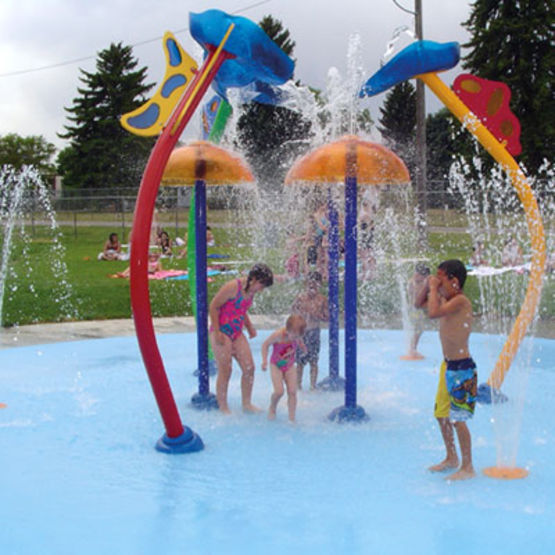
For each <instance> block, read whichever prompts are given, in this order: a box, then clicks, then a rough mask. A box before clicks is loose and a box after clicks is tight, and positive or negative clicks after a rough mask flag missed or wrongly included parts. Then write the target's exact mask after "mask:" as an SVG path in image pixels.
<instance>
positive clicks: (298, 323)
mask: <svg viewBox="0 0 555 555" xmlns="http://www.w3.org/2000/svg"><path fill="white" fill-rule="evenodd" d="M285 329H286V330H287V331H291V330H294V329H296V330H298V331H299V334H300V335H304V332H305V330H306V320H305V319H304V318H303V317H302V316H301V315H300V314H291V316H289V318H287V320H286V321H285Z"/></svg>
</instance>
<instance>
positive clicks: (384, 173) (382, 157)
mask: <svg viewBox="0 0 555 555" xmlns="http://www.w3.org/2000/svg"><path fill="white" fill-rule="evenodd" d="M307 182H317V183H340V182H344V183H345V382H344V387H345V406H343V407H339V408H338V409H335V410H334V411H333V412H332V413H331V414H330V416H329V418H330V419H331V420H339V421H362V420H366V419H367V418H368V416H367V415H366V413H365V411H364V409H363V408H362V407H359V406H357V404H356V325H357V184H360V185H401V184H408V183H409V182H410V176H409V172H408V170H407V167H406V166H405V164H404V163H403V161H402V160H401V159H400V158H399V157H398V156H397V155H396V154H395V153H393V152H392V151H391V150H389V149H387V148H385V147H384V146H382V145H379V144H376V143H371V142H369V141H365V140H363V139H360V138H359V137H356V136H353V135H347V136H345V137H342V138H341V139H339V140H337V141H335V142H333V143H329V144H326V145H323V146H321V147H319V148H317V149H316V150H314V151H312V152H310V153H308V154H306V155H305V156H303V157H302V158H301V159H300V160H298V161H297V162H296V163H295V164H294V165H293V167H292V168H291V169H290V170H289V172H288V173H287V176H286V178H285V183H286V185H292V184H303V183H307ZM337 219H338V218H337V210H336V209H335V207H334V206H333V203H332V202H331V200H330V202H329V220H330V237H329V280H328V287H329V294H328V296H329V306H330V322H329V338H330V349H329V352H330V375H329V377H328V378H327V379H326V380H325V381H324V382H323V383H322V384H321V386H322V387H324V388H328V389H339V388H340V387H343V380H341V378H339V275H338V269H337V267H338V259H339V248H338V243H339V233H338V230H337V227H338V225H337Z"/></svg>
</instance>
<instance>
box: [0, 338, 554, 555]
mask: <svg viewBox="0 0 555 555" xmlns="http://www.w3.org/2000/svg"><path fill="white" fill-rule="evenodd" d="M268 333H269V332H268V331H261V332H260V333H259V336H258V337H257V338H256V339H254V340H253V341H252V347H253V352H254V355H255V360H256V361H257V362H259V360H260V347H261V345H262V341H263V340H264V338H265V337H266V336H267V335H268ZM358 338H359V340H358V385H359V391H358V404H359V405H361V406H362V407H364V409H365V410H366V412H367V414H368V416H369V417H370V420H369V422H367V423H364V424H360V425H353V424H348V425H340V424H336V423H332V422H329V421H328V420H327V415H328V414H329V413H330V412H331V410H332V409H334V408H336V407H338V406H340V405H342V404H343V394H342V393H324V392H318V393H310V392H306V391H303V392H300V394H299V407H298V413H297V417H298V423H297V424H296V425H295V426H291V425H289V424H288V423H287V417H286V405H285V400H282V403H281V405H280V407H279V409H278V419H277V421H275V422H269V421H268V420H267V419H266V416H265V414H264V413H262V414H259V415H244V414H242V413H241V412H240V410H239V407H240V390H239V377H240V373H239V370H238V369H237V368H235V369H234V373H233V377H232V382H231V385H230V406H231V408H232V410H233V411H234V414H233V415H232V416H231V417H225V416H223V415H221V414H220V413H218V412H198V411H196V410H194V409H192V408H191V407H190V398H191V396H192V395H193V393H195V391H196V378H194V377H193V375H192V372H193V370H194V369H195V367H194V366H195V365H194V361H195V360H196V338H195V336H194V335H193V334H185V335H178V334H171V335H163V336H159V338H158V341H159V345H160V349H161V351H162V354H163V357H164V361H165V365H166V369H167V371H168V375H169V377H170V381H171V384H172V388H173V391H174V395H175V397H176V400H177V402H178V406H179V408H180V412H181V415H182V418H183V421H184V423H185V424H187V425H188V426H190V427H191V428H192V429H193V430H194V431H195V432H197V433H198V434H199V435H200V436H201V437H202V439H203V441H204V443H205V445H206V448H205V450H204V451H201V452H199V453H195V454H189V455H166V454H162V453H159V452H158V451H156V450H155V449H154V444H155V442H156V441H157V440H158V438H159V437H160V436H161V435H162V434H163V432H164V430H163V425H162V421H161V418H160V415H159V413H158V409H157V407H156V404H155V401H154V397H153V395H152V392H151V389H150V385H149V382H148V379H147V376H146V372H145V370H144V367H143V364H142V360H141V358H140V355H139V351H138V347H137V343H136V340H135V338H113V339H103V340H89V341H81V342H72V343H59V344H50V345H41V346H33V347H23V348H13V349H6V350H3V351H0V368H1V369H2V370H1V383H2V387H1V388H0V402H3V403H6V404H7V407H6V408H5V409H2V410H0V437H1V438H2V444H1V449H0V469H1V472H0V491H2V503H1V505H0V523H1V524H0V553H2V554H12V553H13V554H15V553H18V554H39V553H40V554H56V555H62V554H72V555H73V554H76V553H79V554H89V553H90V554H93V553H94V554H98V553H108V554H111V553H117V554H162V553H163V554H174V553H175V554H178V553H179V554H183V553H187V554H189V553H191V554H204V553H206V554H215V553H216V554H218V553H241V554H251V553H252V554H258V553H265V554H273V553H276V554H277V553H280V554H282V553H287V554H288V555H293V554H296V553H299V554H301V553H302V554H307V553H318V554H328V553H329V554H338V553H340V554H342V553H361V554H366V553H372V554H373V553H376V554H389V553H392V554H397V553H399V554H406V553H422V554H433V553H450V554H459V553H460V554H461V555H462V554H465V555H467V554H469V553H488V554H489V553H504V554H513V553H514V554H517V553H518V554H522V553H525V552H528V553H534V554H543V553H546V554H547V553H553V542H554V541H555V526H554V524H553V523H554V522H555V465H554V462H553V461H554V460H555V448H554V445H555V425H554V422H555V418H554V417H553V406H554V401H555V393H554V392H555V341H550V340H545V339H535V340H533V341H532V342H527V343H528V344H527V345H526V346H524V347H523V348H521V351H520V353H519V356H518V357H517V359H516V360H515V362H514V364H513V367H512V368H511V371H510V373H509V375H508V376H507V379H506V381H505V384H504V387H503V390H504V392H505V393H507V394H508V395H509V397H510V401H509V403H507V404H505V405H503V407H497V408H493V407H491V406H484V405H479V406H478V408H477V410H476V414H475V417H474V419H473V421H472V422H471V424H470V429H471V433H472V438H473V447H474V449H473V454H474V464H475V467H476V469H477V470H478V471H479V476H478V477H477V478H475V479H473V480H470V481H465V482H460V483H450V482H447V481H445V480H444V476H443V475H438V474H430V473H429V472H427V470H426V468H427V467H428V466H429V465H431V464H433V463H436V462H439V460H441V459H442V458H443V447H442V442H441V438H440V434H439V431H438V429H437V424H436V422H435V420H434V418H433V414H432V407H433V400H434V396H435V389H436V382H437V373H438V367H439V363H440V346H439V342H438V338H437V333H433V332H427V333H425V334H424V336H423V338H422V340H421V350H422V352H423V353H424V354H425V355H426V358H425V359H424V360H422V361H417V362H405V361H400V360H399V355H400V354H402V353H403V350H404V345H405V336H404V334H403V333H402V332H400V331H389V330H378V331H367V330H363V331H359V335H358ZM501 346H502V338H500V337H496V336H486V335H480V334H473V336H472V342H471V351H472V353H473V356H474V358H475V359H476V361H477V363H478V367H479V373H480V382H483V381H485V380H486V379H487V377H488V376H489V373H490V371H491V368H492V367H493V364H494V363H495V360H496V358H497V355H498V353H499V351H500V349H501ZM326 368H327V348H326V335H325V333H324V334H323V348H322V354H321V376H320V377H324V376H325V375H326V373H327V370H326ZM306 373H307V371H306V370H305V374H306ZM306 379H307V376H305V380H306ZM211 387H212V389H213V384H212V385H211ZM270 392H271V388H270V379H269V376H268V375H267V374H265V373H262V372H261V371H259V370H257V374H256V380H255V386H254V402H255V403H256V404H258V405H259V406H261V407H263V408H265V409H266V408H267V406H268V401H269V396H270ZM522 394H524V397H523V406H522V414H521V416H520V409H519V398H521V395H522ZM495 411H503V413H504V414H509V415H510V414H515V415H516V419H515V422H516V424H515V425H516V426H519V427H520V431H519V433H518V434H516V435H517V437H518V438H519V439H520V445H519V448H518V457H517V459H518V460H517V462H518V465H519V466H524V467H526V468H528V470H529V471H530V475H529V477H528V478H526V479H524V480H516V481H496V480H492V479H490V478H486V477H484V476H482V475H481V472H480V471H481V469H483V468H484V467H486V466H491V465H494V464H495V463H496V446H497V445H498V442H499V437H498V435H497V434H496V433H495V430H496V427H495V426H494V425H493V424H492V419H493V420H496V421H499V420H500V417H499V416H500V415H499V414H498V413H496V412H495ZM503 413H502V414H501V416H503ZM511 433H512V429H511V430H507V431H506V432H504V431H503V430H501V435H502V436H510V435H511Z"/></svg>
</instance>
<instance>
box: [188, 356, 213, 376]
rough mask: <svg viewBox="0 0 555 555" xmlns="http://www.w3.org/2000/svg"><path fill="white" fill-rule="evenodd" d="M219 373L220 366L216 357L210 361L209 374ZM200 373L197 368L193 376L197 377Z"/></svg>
mask: <svg viewBox="0 0 555 555" xmlns="http://www.w3.org/2000/svg"><path fill="white" fill-rule="evenodd" d="M217 373H218V366H217V364H216V361H215V360H214V359H210V360H209V361H208V375H209V376H215V375H216V374H217ZM199 374H200V370H199V369H198V368H197V369H196V370H195V371H194V372H193V376H195V377H196V378H198V375H199Z"/></svg>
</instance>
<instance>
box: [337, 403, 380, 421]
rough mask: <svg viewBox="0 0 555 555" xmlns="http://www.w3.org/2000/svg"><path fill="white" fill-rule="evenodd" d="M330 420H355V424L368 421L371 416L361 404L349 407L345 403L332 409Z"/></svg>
mask: <svg viewBox="0 0 555 555" xmlns="http://www.w3.org/2000/svg"><path fill="white" fill-rule="evenodd" d="M328 420H331V421H333V422H339V423H340V424H341V423H343V422H354V423H355V424H357V423H362V422H368V420H370V417H369V416H368V415H367V414H366V412H365V410H364V409H363V408H362V407H361V406H359V405H356V406H354V407H347V406H346V405H344V406H342V407H337V408H336V409H334V410H332V411H331V412H330V414H329V415H328Z"/></svg>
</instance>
